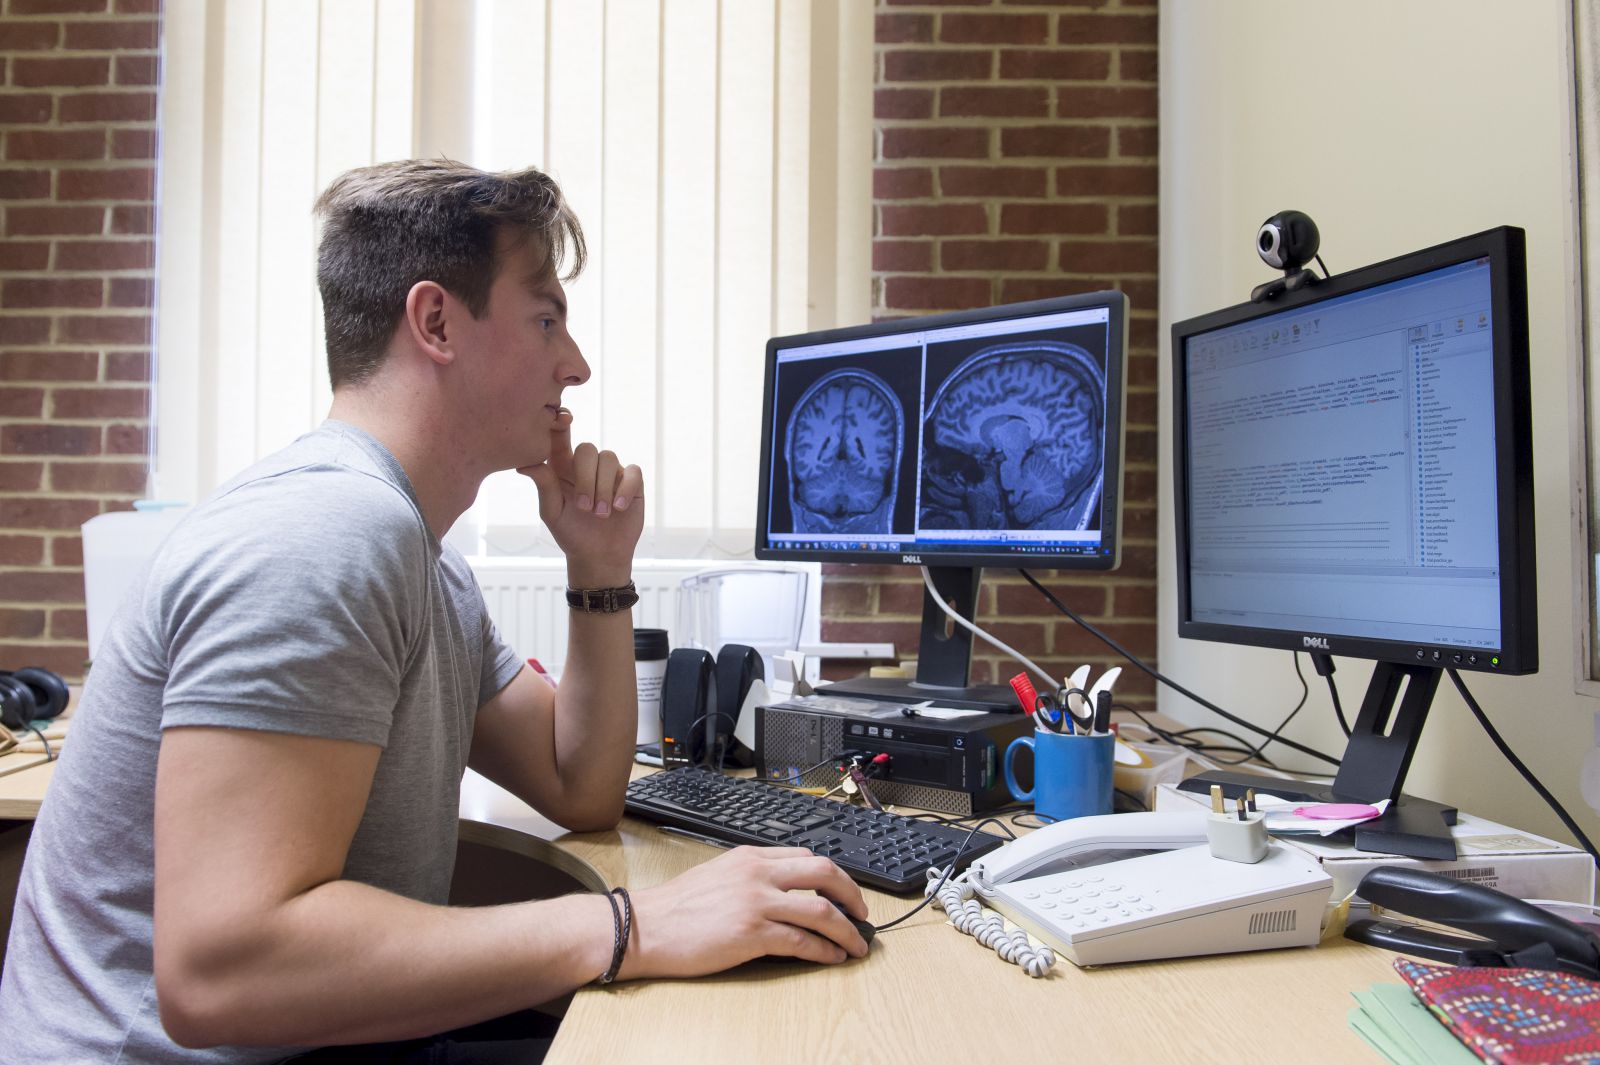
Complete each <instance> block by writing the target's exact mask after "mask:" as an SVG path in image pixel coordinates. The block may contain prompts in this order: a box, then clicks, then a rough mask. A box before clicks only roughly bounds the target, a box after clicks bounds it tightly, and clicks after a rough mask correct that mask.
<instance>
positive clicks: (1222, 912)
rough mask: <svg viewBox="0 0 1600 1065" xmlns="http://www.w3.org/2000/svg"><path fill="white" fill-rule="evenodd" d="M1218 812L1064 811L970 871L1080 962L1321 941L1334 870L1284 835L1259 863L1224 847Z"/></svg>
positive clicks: (970, 879)
mask: <svg viewBox="0 0 1600 1065" xmlns="http://www.w3.org/2000/svg"><path fill="white" fill-rule="evenodd" d="M1208 816H1211V815H1207V814H1204V813H1193V814H1190V813H1140V814H1108V815H1104V816H1099V817H1079V818H1074V819H1073V820H1070V821H1062V822H1060V823H1058V824H1054V825H1049V826H1047V827H1045V828H1041V829H1039V830H1037V831H1035V832H1032V833H1029V834H1028V835H1026V836H1024V837H1022V838H1021V839H1019V840H1017V841H1016V842H1014V843H1010V844H1007V845H1006V846H1005V847H1002V848H1001V849H1000V850H997V851H994V852H992V853H990V854H988V855H986V856H984V857H983V858H980V859H978V860H977V861H975V862H973V863H972V866H971V867H970V868H969V869H968V870H967V872H966V873H965V874H964V875H963V877H962V878H961V879H962V880H963V881H965V884H966V885H967V886H968V887H970V889H971V890H972V891H973V893H974V894H975V895H976V897H977V898H978V899H980V900H981V901H982V902H983V904H984V905H987V906H989V907H991V908H993V909H995V910H998V911H999V912H1000V913H1002V914H1004V915H1005V916H1006V917H1007V918H1009V919H1010V920H1012V921H1013V922H1015V923H1016V924H1018V925H1020V926H1021V927H1023V928H1024V929H1026V930H1027V931H1028V932H1029V933H1031V934H1032V935H1033V936H1035V937H1036V938H1037V939H1039V940H1041V941H1043V942H1044V943H1047V944H1049V945H1050V946H1051V947H1053V948H1054V949H1055V950H1057V951H1059V952H1061V953H1062V954H1065V955H1066V956H1067V957H1068V958H1069V959H1071V960H1072V961H1073V962H1074V963H1075V964H1077V965H1109V964H1112V963H1114V962H1125V961H1145V960H1150V959H1155V958H1183V957H1189V956H1192V955H1196V954H1226V953H1231V952H1235V951H1245V950H1266V949H1271V948H1276V947H1296V946H1313V945H1315V944H1316V942H1317V941H1318V939H1319V938H1320V936H1321V927H1322V917H1323V911H1324V909H1325V907H1326V905H1327V903H1328V898H1329V895H1330V894H1331V893H1332V890H1333V879H1332V878H1331V877H1329V876H1328V874H1327V873H1325V872H1323V871H1322V866H1321V865H1320V864H1319V863H1318V862H1317V860H1316V859H1315V858H1313V857H1311V856H1310V855H1309V854H1306V853H1305V852H1303V851H1300V850H1298V849H1296V848H1293V847H1288V846H1285V845H1283V844H1281V843H1272V844H1269V845H1268V847H1267V854H1266V857H1264V858H1262V859H1261V860H1260V861H1258V862H1255V863H1253V864H1246V863H1244V862H1239V861H1228V860H1224V859H1222V858H1218V857H1215V856H1214V855H1213V854H1212V852H1211V848H1210V846H1209V845H1208V843H1207V835H1206V821H1207V818H1208Z"/></svg>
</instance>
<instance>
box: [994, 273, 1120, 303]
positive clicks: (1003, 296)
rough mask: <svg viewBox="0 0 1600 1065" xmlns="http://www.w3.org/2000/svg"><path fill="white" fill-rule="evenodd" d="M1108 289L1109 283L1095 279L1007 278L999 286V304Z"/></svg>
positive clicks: (1102, 279) (1101, 279)
mask: <svg viewBox="0 0 1600 1065" xmlns="http://www.w3.org/2000/svg"><path fill="white" fill-rule="evenodd" d="M1110 287H1111V283H1110V282H1109V281H1107V280H1106V279H1104V278H1096V277H1087V278H1085V277H1008V278H1005V279H1003V280H1002V281H1001V284H1000V302H1001V303H1023V302H1025V301H1027V300H1045V299H1053V298H1055V297H1056V296H1076V295H1079V294H1080V293H1084V292H1100V291H1102V290H1104V289H1108V288H1110Z"/></svg>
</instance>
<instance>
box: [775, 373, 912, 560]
mask: <svg viewBox="0 0 1600 1065" xmlns="http://www.w3.org/2000/svg"><path fill="white" fill-rule="evenodd" d="M905 421H906V418H905V411H904V409H903V408H902V406H901V404H900V399H899V397H898V396H896V395H895V394H894V392H893V390H891V389H890V388H889V386H888V385H887V384H885V383H884V381H883V379H882V378H880V377H878V376H877V375H875V374H871V373H867V372H866V371H864V370H857V369H843V370H834V371H833V372H831V373H828V374H825V375H824V376H822V377H821V378H819V379H818V380H817V381H815V382H814V383H813V384H812V385H811V387H810V388H808V389H806V391H805V393H804V394H803V395H802V396H801V397H800V402H799V403H797V404H796V405H795V408H794V414H793V415H792V417H791V418H790V420H789V429H788V435H787V437H786V439H785V441H784V451H785V457H786V458H787V459H788V464H789V500H790V506H791V509H792V511H793V514H794V531H795V532H797V533H802V532H809V533H887V532H889V525H890V522H891V521H892V520H893V516H894V502H895V492H896V487H897V485H898V484H899V476H900V461H901V457H902V455H903V453H904V450H905Z"/></svg>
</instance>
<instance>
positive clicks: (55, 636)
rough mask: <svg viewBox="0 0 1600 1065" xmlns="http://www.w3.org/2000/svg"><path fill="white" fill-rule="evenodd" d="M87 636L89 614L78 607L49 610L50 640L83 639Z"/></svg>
mask: <svg viewBox="0 0 1600 1065" xmlns="http://www.w3.org/2000/svg"><path fill="white" fill-rule="evenodd" d="M88 636H89V615H88V613H87V612H86V611H83V610H79V609H75V608H74V609H67V610H52V611H50V638H51V639H52V640H83V639H87V638H88Z"/></svg>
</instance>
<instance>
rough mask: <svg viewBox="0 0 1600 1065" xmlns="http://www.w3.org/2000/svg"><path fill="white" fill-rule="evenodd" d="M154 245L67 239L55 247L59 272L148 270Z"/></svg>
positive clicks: (151, 264) (135, 242)
mask: <svg viewBox="0 0 1600 1065" xmlns="http://www.w3.org/2000/svg"><path fill="white" fill-rule="evenodd" d="M154 265H155V244H154V243H153V242H152V241H148V240H64V241H61V242H60V243H58V244H57V245H56V269H57V270H148V269H150V268H151V267H152V266H154Z"/></svg>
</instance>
